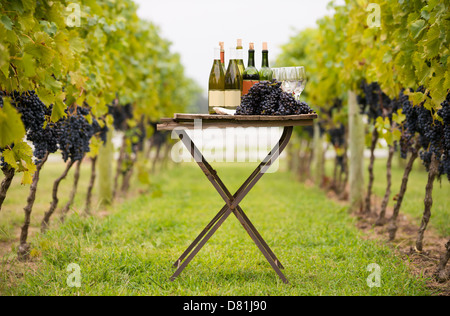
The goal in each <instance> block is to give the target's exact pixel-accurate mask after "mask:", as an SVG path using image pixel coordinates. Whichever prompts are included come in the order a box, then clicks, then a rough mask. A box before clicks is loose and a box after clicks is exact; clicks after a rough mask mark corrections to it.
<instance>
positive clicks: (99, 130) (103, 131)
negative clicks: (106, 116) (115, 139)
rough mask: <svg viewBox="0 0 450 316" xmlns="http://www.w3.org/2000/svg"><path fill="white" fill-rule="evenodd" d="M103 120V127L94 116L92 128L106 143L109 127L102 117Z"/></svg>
mask: <svg viewBox="0 0 450 316" xmlns="http://www.w3.org/2000/svg"><path fill="white" fill-rule="evenodd" d="M102 121H103V127H101V126H100V124H99V123H98V121H97V119H95V118H93V119H92V128H93V133H94V135H97V136H98V137H99V138H100V140H101V141H102V142H103V143H106V141H107V138H108V131H109V128H108V126H107V125H106V122H105V121H104V120H103V119H102Z"/></svg>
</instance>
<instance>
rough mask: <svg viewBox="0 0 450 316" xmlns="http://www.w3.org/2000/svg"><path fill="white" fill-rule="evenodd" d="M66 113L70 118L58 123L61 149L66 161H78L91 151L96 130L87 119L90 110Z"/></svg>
mask: <svg viewBox="0 0 450 316" xmlns="http://www.w3.org/2000/svg"><path fill="white" fill-rule="evenodd" d="M66 113H67V114H68V116H67V117H65V118H63V119H61V120H60V121H59V122H58V123H57V125H58V127H59V128H58V129H57V131H58V134H59V135H58V136H59V137H58V138H59V147H60V149H61V152H62V158H63V160H64V161H67V160H68V159H71V160H72V161H78V160H81V159H83V157H84V155H85V153H87V152H89V151H90V148H89V143H90V139H91V137H92V136H93V135H94V128H93V127H92V125H91V124H89V122H88V120H87V119H86V115H87V114H88V113H89V109H86V108H82V107H77V108H73V109H70V110H66Z"/></svg>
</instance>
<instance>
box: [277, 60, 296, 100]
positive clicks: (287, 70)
mask: <svg viewBox="0 0 450 316" xmlns="http://www.w3.org/2000/svg"><path fill="white" fill-rule="evenodd" d="M280 77H281V81H282V84H281V88H282V89H283V91H284V92H286V93H289V94H293V93H294V89H295V87H296V85H297V77H298V76H297V72H296V68H295V67H284V68H282V70H281V74H280Z"/></svg>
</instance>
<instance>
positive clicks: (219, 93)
mask: <svg viewBox="0 0 450 316" xmlns="http://www.w3.org/2000/svg"><path fill="white" fill-rule="evenodd" d="M224 105H225V73H224V71H223V66H222V63H221V61H220V48H215V49H214V62H213V65H212V68H211V73H210V75H209V86H208V110H209V113H210V114H213V113H215V111H214V107H223V106H224Z"/></svg>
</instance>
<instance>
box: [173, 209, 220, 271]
mask: <svg viewBox="0 0 450 316" xmlns="http://www.w3.org/2000/svg"><path fill="white" fill-rule="evenodd" d="M227 208H228V207H227V205H225V206H224V207H223V208H222V209H221V210H220V212H219V213H217V215H216V216H215V217H214V218H213V219H212V220H211V222H209V224H208V225H206V227H205V229H203V231H202V232H201V233H200V234H199V235H198V236H197V238H196V239H195V240H194V241H193V242H192V243H191V244H190V245H189V247H188V248H187V249H186V251H185V252H184V253H183V254H182V255H181V256H180V258H178V260H177V261H175V263H174V264H173V266H174V268H178V267H179V266H180V264H181V261H183V260H184V258H186V256H187V255H188V254H189V253H190V252H191V251H192V249H194V247H195V246H196V245H197V244H198V243H199V242H200V240H202V238H203V236H205V235H206V233H207V232H208V231H209V230H210V229H211V227H213V226H214V224H215V223H216V222H217V221H218V220H219V219H220V218H221V217H222V216H223V215H224V214H225V212H226V211H227Z"/></svg>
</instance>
